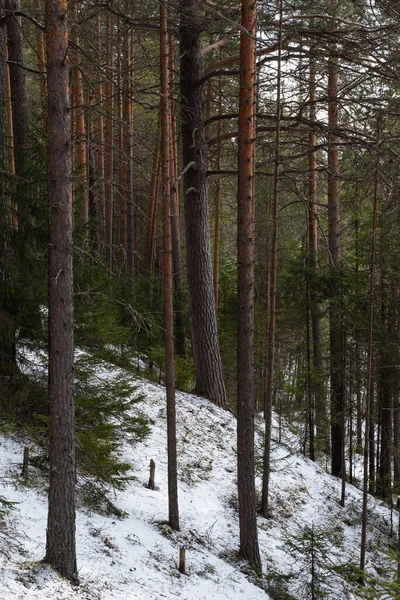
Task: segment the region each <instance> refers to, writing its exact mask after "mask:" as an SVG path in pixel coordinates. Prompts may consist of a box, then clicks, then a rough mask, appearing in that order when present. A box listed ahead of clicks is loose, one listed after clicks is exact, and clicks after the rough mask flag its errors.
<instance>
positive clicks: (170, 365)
mask: <svg viewBox="0 0 400 600" xmlns="http://www.w3.org/2000/svg"><path fill="white" fill-rule="evenodd" d="M160 77H161V169H162V171H161V172H162V196H163V245H164V254H163V283H164V321H165V378H166V388H167V438H168V507H169V524H170V526H171V527H172V529H174V530H175V531H179V508H178V473H177V449H176V410H175V369H174V314H173V295H172V285H173V282H172V244H171V191H170V190H171V180H170V158H169V152H170V140H169V135H170V123H169V119H170V115H169V75H168V22H167V7H166V4H165V3H164V2H161V4H160Z"/></svg>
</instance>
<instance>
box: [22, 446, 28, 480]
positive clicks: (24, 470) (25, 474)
mask: <svg viewBox="0 0 400 600" xmlns="http://www.w3.org/2000/svg"><path fill="white" fill-rule="evenodd" d="M28 464H29V448H28V446H25V448H24V458H23V461H22V471H21V475H22V477H23V478H24V479H27V477H28Z"/></svg>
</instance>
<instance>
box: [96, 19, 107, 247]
mask: <svg viewBox="0 0 400 600" xmlns="http://www.w3.org/2000/svg"><path fill="white" fill-rule="evenodd" d="M101 29H102V28H101V16H100V15H99V16H98V17H97V35H98V49H97V55H98V56H97V60H98V62H99V64H102V46H101V40H102V31H101ZM97 102H98V106H99V110H98V116H97V182H96V183H97V205H98V221H97V232H98V240H99V245H100V252H101V253H102V254H103V253H104V250H105V243H106V241H105V236H106V204H105V203H106V190H105V172H104V168H105V166H104V164H105V163H104V119H103V113H102V110H103V82H102V81H101V80H100V81H99V85H98V88H97Z"/></svg>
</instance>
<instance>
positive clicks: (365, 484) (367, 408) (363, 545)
mask: <svg viewBox="0 0 400 600" xmlns="http://www.w3.org/2000/svg"><path fill="white" fill-rule="evenodd" d="M378 168H379V167H378V157H377V162H376V170H377V172H378ZM377 182H378V176H377V173H376V177H375V194H374V210H373V217H372V242H371V261H370V279H369V317H368V350H367V383H366V392H365V430H364V464H363V469H364V471H363V498H362V520H361V552H360V571H361V577H360V579H361V582H363V579H364V575H363V572H364V568H365V554H366V545H367V515H368V513H367V506H368V487H369V482H368V479H369V477H368V463H369V458H370V456H369V455H370V442H371V412H372V411H371V405H372V402H371V400H372V392H373V386H372V377H373V350H374V344H373V342H374V338H373V335H374V304H375V279H376V236H377V223H378V207H379V204H378V202H379V199H378V189H377ZM372 426H373V425H372ZM369 475H370V477H371V472H370V473H369Z"/></svg>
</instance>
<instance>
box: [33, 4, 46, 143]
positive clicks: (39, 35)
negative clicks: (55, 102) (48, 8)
mask: <svg viewBox="0 0 400 600" xmlns="http://www.w3.org/2000/svg"><path fill="white" fill-rule="evenodd" d="M36 9H37V11H38V13H39V14H41V13H42V4H41V0H36ZM36 49H37V55H38V71H39V73H40V75H41V77H40V81H39V83H40V99H41V102H42V119H43V130H44V131H45V132H46V130H47V123H46V113H47V89H46V51H45V48H44V34H43V31H41V30H40V29H39V27H37V28H36Z"/></svg>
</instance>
